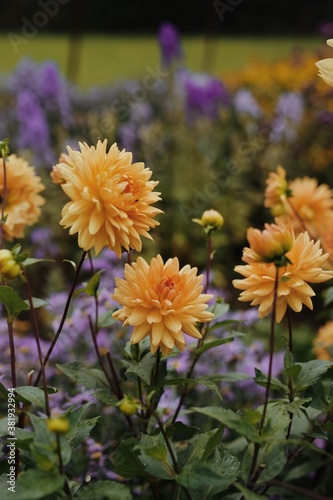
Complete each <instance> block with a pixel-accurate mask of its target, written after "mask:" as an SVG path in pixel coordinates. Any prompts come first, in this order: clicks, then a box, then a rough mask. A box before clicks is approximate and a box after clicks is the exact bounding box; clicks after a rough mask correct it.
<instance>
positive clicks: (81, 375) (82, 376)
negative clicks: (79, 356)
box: [56, 361, 108, 389]
mask: <svg viewBox="0 0 333 500" xmlns="http://www.w3.org/2000/svg"><path fill="white" fill-rule="evenodd" d="M56 366H57V368H58V370H60V371H61V372H62V373H64V374H65V375H67V377H69V378H70V379H71V380H74V381H75V382H77V383H78V384H79V385H83V386H84V387H85V388H86V389H103V388H105V387H106V386H107V385H108V383H107V380H106V378H105V375H104V373H103V372H102V370H99V369H97V368H87V367H86V366H85V365H83V364H82V363H79V362H78V361H72V362H69V363H62V364H57V365H56Z"/></svg>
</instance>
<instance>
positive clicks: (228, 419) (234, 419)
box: [191, 406, 262, 443]
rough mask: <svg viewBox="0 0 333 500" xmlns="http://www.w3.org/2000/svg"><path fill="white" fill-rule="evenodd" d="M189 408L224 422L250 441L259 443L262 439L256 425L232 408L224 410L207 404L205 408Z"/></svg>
mask: <svg viewBox="0 0 333 500" xmlns="http://www.w3.org/2000/svg"><path fill="white" fill-rule="evenodd" d="M191 410H192V411H195V412H197V413H200V414H202V415H206V416H207V417H210V418H212V419H215V420H217V421H218V422H221V424H224V425H225V426H227V427H229V428H230V429H233V430H235V431H236V432H238V433H239V434H241V435H242V436H245V437H246V439H247V440H248V441H252V442H254V443H260V442H261V441H262V438H261V436H259V433H258V429H257V427H256V426H255V425H253V424H251V423H249V422H247V421H246V416H245V417H244V416H242V415H238V414H237V413H234V412H233V411H232V410H226V409H224V408H218V407H215V406H208V407H206V408H191Z"/></svg>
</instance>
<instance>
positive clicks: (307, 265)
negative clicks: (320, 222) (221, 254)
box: [232, 232, 333, 323]
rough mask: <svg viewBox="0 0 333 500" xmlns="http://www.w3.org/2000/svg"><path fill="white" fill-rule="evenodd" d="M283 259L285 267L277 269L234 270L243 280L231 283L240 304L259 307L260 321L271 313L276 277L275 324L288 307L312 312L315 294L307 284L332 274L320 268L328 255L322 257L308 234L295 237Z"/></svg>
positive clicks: (262, 266)
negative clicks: (235, 289) (236, 291)
mask: <svg viewBox="0 0 333 500" xmlns="http://www.w3.org/2000/svg"><path fill="white" fill-rule="evenodd" d="M286 258H287V259H288V261H287V264H286V265H285V266H281V267H278V268H277V267H276V266H275V264H274V263H264V262H251V263H250V264H247V265H245V266H243V265H242V266H236V267H235V271H236V272H237V273H239V274H241V275H242V276H244V278H245V279H235V280H233V282H232V283H233V286H234V287H235V288H238V289H240V290H243V291H242V293H241V294H240V297H239V300H240V301H241V302H251V305H252V306H259V308H258V317H259V318H264V317H266V316H268V315H269V314H270V312H271V311H272V308H273V302H274V289H275V282H276V277H277V282H278V283H277V301H276V321H277V322H278V323H279V322H280V321H281V320H282V318H283V317H284V315H285V313H286V310H287V306H289V307H290V308H291V309H292V310H293V311H296V312H300V311H301V310H302V307H303V304H304V305H305V306H307V307H308V308H309V309H311V310H312V309H313V305H312V301H311V297H313V296H314V295H315V293H314V291H313V289H312V288H311V287H310V285H309V284H308V283H322V282H324V281H327V280H329V279H331V278H332V277H333V271H329V270H323V268H322V267H323V265H324V264H325V263H326V261H327V258H328V254H323V250H322V249H321V248H320V243H319V241H317V242H314V241H313V240H310V237H309V235H308V233H307V232H305V233H301V234H299V235H298V237H297V238H296V240H295V242H294V244H293V246H292V247H291V249H290V250H289V252H287V253H286Z"/></svg>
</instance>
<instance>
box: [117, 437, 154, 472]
mask: <svg viewBox="0 0 333 500" xmlns="http://www.w3.org/2000/svg"><path fill="white" fill-rule="evenodd" d="M138 444H139V440H138V438H129V439H124V440H123V441H121V443H120V444H119V445H118V446H117V448H116V449H115V451H114V452H113V453H112V456H111V461H112V463H113V467H114V471H115V473H116V474H119V475H120V476H122V477H125V478H131V477H134V476H139V477H140V476H147V472H146V470H145V467H144V465H143V464H142V462H141V461H140V460H139V453H140V451H139V449H138V447H137V445H138Z"/></svg>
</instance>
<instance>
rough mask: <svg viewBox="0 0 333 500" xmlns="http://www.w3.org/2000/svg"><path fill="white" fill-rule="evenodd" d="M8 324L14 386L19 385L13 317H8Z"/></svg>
mask: <svg viewBox="0 0 333 500" xmlns="http://www.w3.org/2000/svg"><path fill="white" fill-rule="evenodd" d="M7 325H8V337H9V348H10V368H11V374H12V387H13V388H15V387H17V379H16V356H15V344H14V332H13V317H12V316H10V317H8V318H7Z"/></svg>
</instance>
